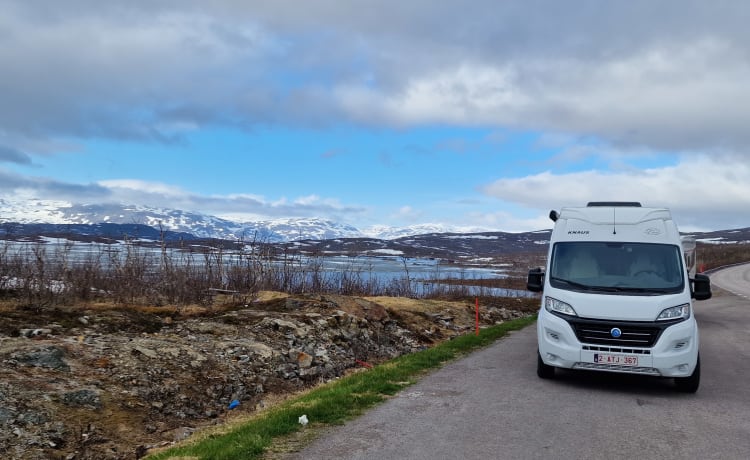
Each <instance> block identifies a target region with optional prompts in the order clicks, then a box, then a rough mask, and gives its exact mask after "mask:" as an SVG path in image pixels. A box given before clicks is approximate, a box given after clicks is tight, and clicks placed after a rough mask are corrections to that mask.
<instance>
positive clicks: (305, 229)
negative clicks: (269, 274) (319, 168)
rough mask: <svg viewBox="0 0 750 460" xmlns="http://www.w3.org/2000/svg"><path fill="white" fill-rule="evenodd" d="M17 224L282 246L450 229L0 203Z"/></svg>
mask: <svg viewBox="0 0 750 460" xmlns="http://www.w3.org/2000/svg"><path fill="white" fill-rule="evenodd" d="M2 222H17V223H21V224H32V223H33V224H84V225H92V224H102V223H105V224H142V225H147V226H150V227H153V228H155V229H160V230H168V231H171V232H181V233H190V234H192V235H195V236H196V237H198V238H221V239H230V240H237V239H242V240H244V241H251V240H255V241H265V242H274V243H275V242H285V241H296V240H323V239H333V238H361V237H371V238H378V239H396V238H400V237H404V236H410V235H417V234H423V233H441V232H450V231H456V229H453V228H448V227H443V226H440V225H434V224H426V225H418V226H413V227H407V228H392V227H384V226H379V227H372V228H370V229H368V230H366V231H360V230H359V229H357V228H355V227H353V226H351V225H347V224H342V223H337V222H332V221H330V220H325V219H317V218H286V219H274V220H263V221H255V222H237V221H233V220H229V219H222V218H220V217H216V216H210V215H206V214H201V213H197V212H190V211H183V210H178V209H167V208H156V207H149V206H139V205H125V204H76V203H70V202H66V201H51V200H24V201H14V200H8V199H2V198H0V223H2Z"/></svg>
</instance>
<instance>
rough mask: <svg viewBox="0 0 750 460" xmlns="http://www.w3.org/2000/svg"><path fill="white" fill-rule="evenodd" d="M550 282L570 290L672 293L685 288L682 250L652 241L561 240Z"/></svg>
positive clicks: (558, 244) (553, 258) (553, 255)
mask: <svg viewBox="0 0 750 460" xmlns="http://www.w3.org/2000/svg"><path fill="white" fill-rule="evenodd" d="M551 262H552V263H551V269H550V274H549V276H550V278H549V279H550V284H551V285H552V286H553V287H556V288H559V289H567V290H572V291H579V292H580V291H602V292H612V293H615V294H616V293H619V292H622V293H627V294H631V295H632V294H633V293H640V294H644V295H656V294H675V293H679V292H682V291H683V290H684V287H685V285H684V268H683V264H682V251H681V250H680V248H679V247H678V246H674V245H669V244H654V243H617V242H560V243H555V245H554V247H553V250H552V260H551Z"/></svg>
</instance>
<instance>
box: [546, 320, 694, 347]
mask: <svg viewBox="0 0 750 460" xmlns="http://www.w3.org/2000/svg"><path fill="white" fill-rule="evenodd" d="M559 316H561V317H562V315H559ZM565 320H566V321H567V322H568V323H569V324H570V327H572V328H573V331H574V332H575V334H576V337H577V338H578V340H579V341H580V342H581V343H585V344H592V345H604V346H607V347H620V348H650V347H653V346H654V344H655V343H656V341H657V340H659V337H660V336H661V333H662V331H663V330H664V329H666V328H667V327H669V326H671V325H672V324H675V323H676V322H679V321H680V320H677V321H664V322H658V323H657V322H636V321H609V320H597V319H586V318H576V317H569V316H568V317H565ZM614 328H618V329H620V331H622V334H621V335H620V336H619V337H612V329H614Z"/></svg>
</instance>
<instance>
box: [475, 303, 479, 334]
mask: <svg viewBox="0 0 750 460" xmlns="http://www.w3.org/2000/svg"><path fill="white" fill-rule="evenodd" d="M474 302H475V305H476V309H475V311H476V316H475V317H476V325H477V328H476V331H477V332H476V335H479V297H474Z"/></svg>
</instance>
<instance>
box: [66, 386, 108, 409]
mask: <svg viewBox="0 0 750 460" xmlns="http://www.w3.org/2000/svg"><path fill="white" fill-rule="evenodd" d="M62 402H63V404H65V405H67V406H71V407H88V408H91V409H97V410H98V409H101V408H102V401H101V399H100V398H99V393H97V392H96V391H94V390H86V389H84V390H77V391H71V392H70V393H64V394H63V395H62Z"/></svg>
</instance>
